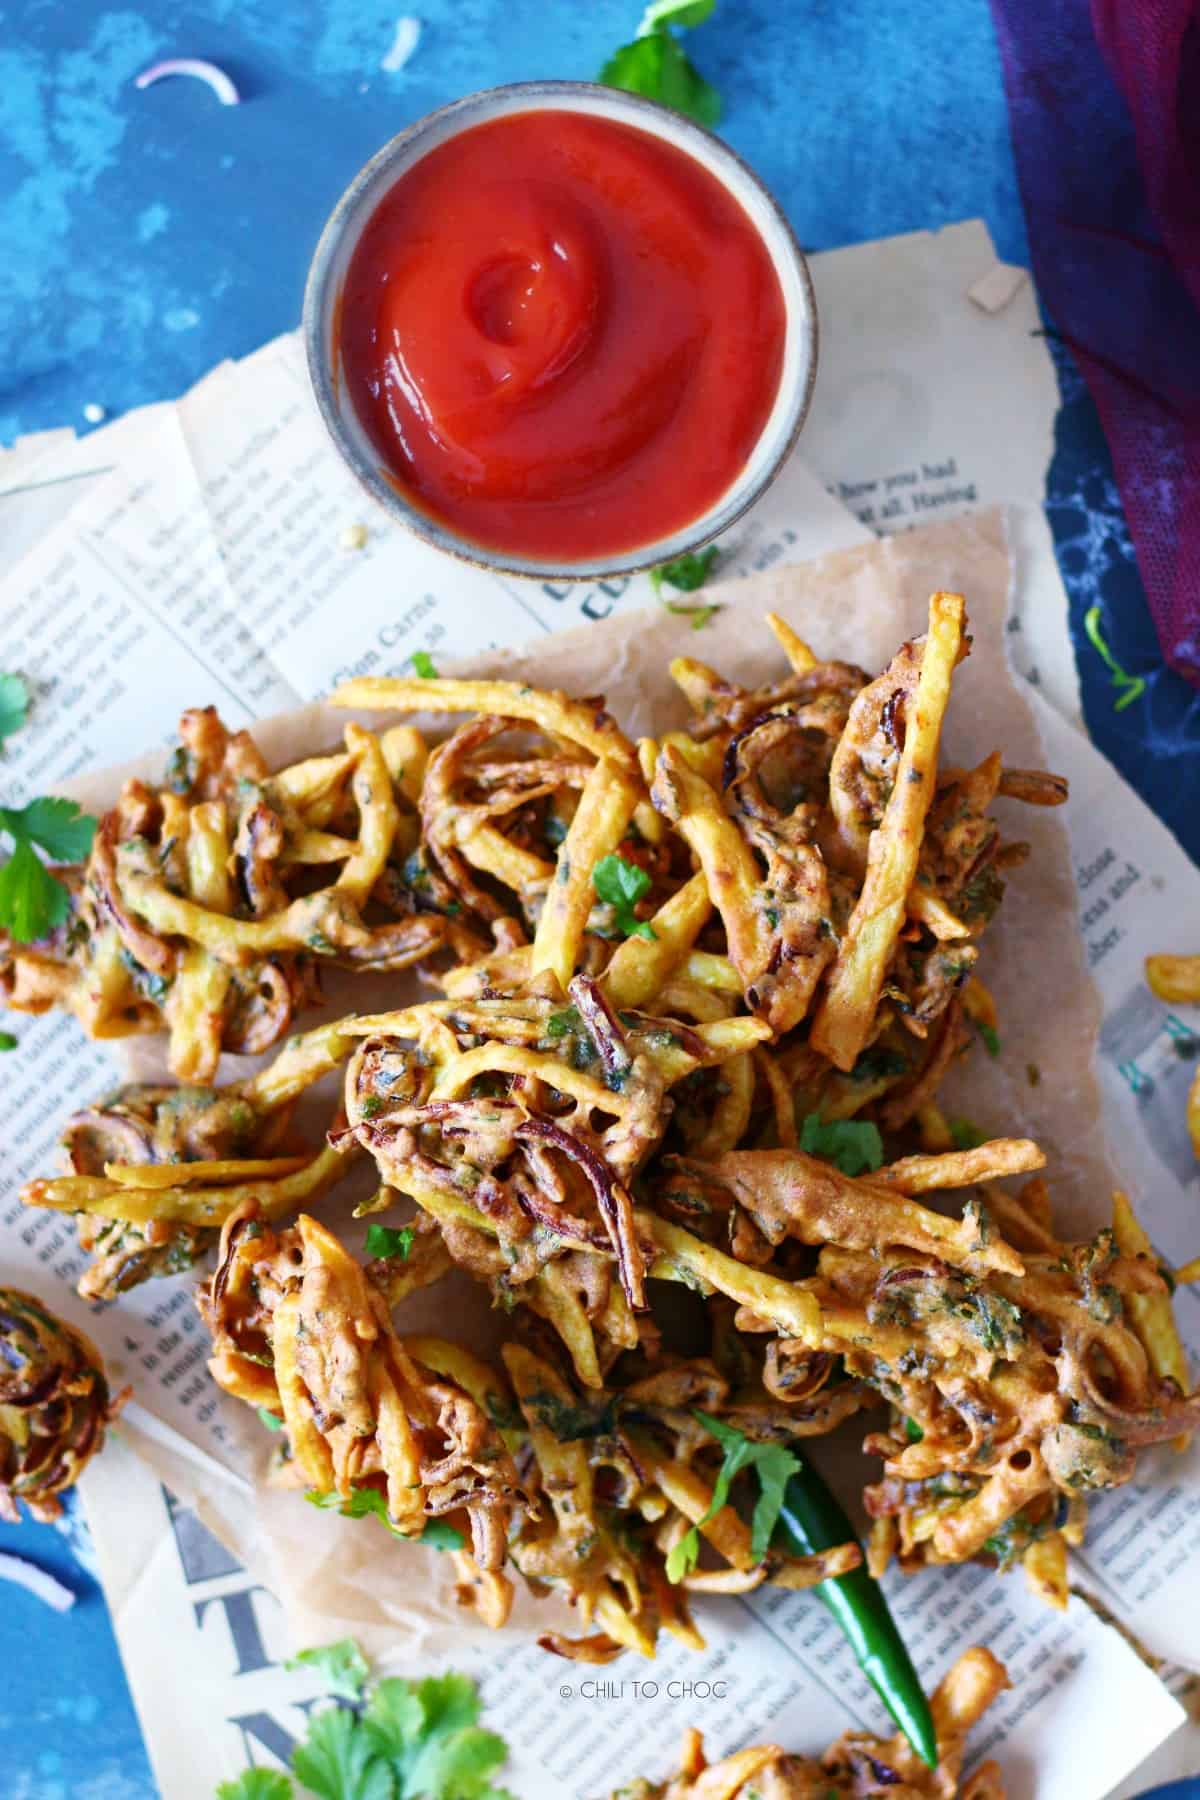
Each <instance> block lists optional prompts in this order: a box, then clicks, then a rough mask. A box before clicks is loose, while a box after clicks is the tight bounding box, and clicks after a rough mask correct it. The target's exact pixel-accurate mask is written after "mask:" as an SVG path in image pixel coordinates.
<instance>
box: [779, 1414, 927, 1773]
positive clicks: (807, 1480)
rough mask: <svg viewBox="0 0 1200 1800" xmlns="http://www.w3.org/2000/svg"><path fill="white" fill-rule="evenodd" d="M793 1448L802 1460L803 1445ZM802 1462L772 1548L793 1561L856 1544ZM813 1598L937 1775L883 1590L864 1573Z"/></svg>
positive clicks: (921, 1703)
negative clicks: (829, 1616)
mask: <svg viewBox="0 0 1200 1800" xmlns="http://www.w3.org/2000/svg"><path fill="white" fill-rule="evenodd" d="M788 1448H789V1449H790V1450H791V1452H792V1454H793V1455H796V1454H798V1451H799V1446H798V1445H797V1444H794V1443H792V1444H789V1446H788ZM800 1460H801V1465H802V1466H801V1473H800V1474H798V1475H793V1476H792V1477H791V1479H790V1480H789V1482H788V1484H787V1487H786V1489H785V1490H784V1497H783V1507H782V1509H781V1511H780V1514H779V1522H778V1524H777V1525H776V1527H775V1536H774V1540H773V1541H774V1545H775V1548H776V1549H777V1550H786V1551H789V1552H790V1553H791V1554H792V1555H793V1556H814V1555H816V1554H818V1553H819V1552H820V1551H822V1550H832V1549H833V1548H834V1547H835V1546H836V1545H838V1544H844V1543H846V1542H847V1541H848V1540H849V1539H851V1538H854V1537H855V1530H854V1527H853V1525H852V1524H851V1523H850V1520H849V1519H848V1518H847V1516H846V1514H845V1512H844V1511H843V1509H842V1507H841V1505H840V1504H839V1503H838V1501H837V1500H835V1498H834V1496H833V1495H832V1494H831V1493H830V1491H829V1489H828V1488H827V1487H826V1485H825V1483H824V1482H823V1481H822V1479H821V1477H820V1476H819V1475H818V1474H817V1472H816V1470H815V1469H813V1468H811V1467H810V1466H809V1464H807V1463H805V1462H804V1461H803V1458H801V1459H800ZM813 1591H814V1593H815V1594H816V1595H817V1597H818V1598H819V1599H820V1600H823V1601H824V1602H825V1605H826V1606H827V1607H828V1608H829V1610H830V1612H831V1613H832V1614H833V1616H834V1618H835V1619H836V1620H837V1622H838V1624H839V1625H840V1626H841V1628H842V1631H843V1632H844V1633H845V1635H846V1640H847V1642H848V1643H849V1645H850V1647H851V1649H852V1650H853V1651H854V1654H855V1656H856V1657H857V1659H858V1662H859V1666H860V1667H861V1669H862V1671H863V1673H864V1675H865V1676H866V1678H867V1680H868V1681H869V1682H870V1683H871V1686H872V1687H873V1688H874V1689H875V1692H876V1693H877V1694H878V1695H879V1698H880V1699H881V1700H882V1701H883V1704H884V1705H885V1706H886V1707H887V1709H888V1711H889V1712H890V1713H891V1715H892V1717H893V1719H895V1721H896V1723H897V1725H898V1726H899V1727H900V1729H901V1731H902V1732H903V1733H904V1735H905V1737H906V1738H907V1739H908V1741H909V1743H910V1744H911V1745H912V1747H913V1749H914V1750H915V1751H916V1753H917V1755H918V1756H919V1757H920V1758H921V1760H922V1762H924V1763H927V1764H928V1765H929V1767H930V1768H931V1769H936V1768H937V1762H938V1746H937V1732H936V1731H935V1729H934V1724H933V1714H932V1713H931V1712H930V1710H929V1702H928V1700H927V1699H926V1698H925V1691H924V1689H923V1688H922V1686H921V1682H920V1679H919V1677H918V1675H917V1671H916V1670H915V1669H914V1667H913V1664H912V1658H911V1657H910V1656H909V1654H908V1651H907V1650H906V1649H905V1646H904V1639H903V1638H902V1637H901V1636H900V1631H899V1628H898V1626H897V1624H896V1621H895V1619H893V1617H892V1614H891V1610H890V1608H889V1606H888V1603H887V1601H886V1599H885V1598H884V1593H883V1589H882V1588H881V1587H880V1585H879V1583H878V1582H877V1581H876V1580H874V1579H873V1577H872V1576H870V1575H869V1574H868V1573H867V1570H866V1568H865V1566H864V1567H862V1568H858V1569H852V1570H851V1571H850V1573H849V1574H848V1575H837V1576H835V1577H833V1579H832V1580H830V1581H823V1582H821V1583H820V1585H819V1586H818V1587H816V1588H815V1589H814V1590H813Z"/></svg>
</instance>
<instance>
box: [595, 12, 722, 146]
mask: <svg viewBox="0 0 1200 1800" xmlns="http://www.w3.org/2000/svg"><path fill="white" fill-rule="evenodd" d="M701 3H702V0H701ZM656 10H657V9H656V8H654V7H651V8H650V9H649V10H648V13H647V17H649V16H650V14H651V13H653V12H655V11H656ZM693 10H694V8H691V7H681V8H679V9H677V11H676V14H675V18H674V23H675V24H677V25H681V26H686V25H688V24H690V23H691V22H692V21H691V20H689V19H688V18H686V17H684V16H683V14H685V13H687V12H691V11H693ZM645 23H646V21H645V20H643V25H645ZM696 23H699V20H697V21H696ZM597 80H598V81H600V82H602V83H603V84H604V86H605V87H615V88H624V89H625V91H626V93H630V94H644V95H645V96H646V98H647V99H649V100H657V101H659V103H660V104H661V105H663V106H671V107H674V109H675V111H676V112H681V113H686V114H687V116H688V118H690V119H696V120H698V122H699V123H700V124H701V125H707V126H709V127H712V126H713V125H715V124H716V122H717V120H718V119H719V118H720V116H721V96H720V95H719V94H718V93H717V90H716V88H715V87H713V86H712V84H711V83H710V82H707V81H705V79H704V77H703V75H701V74H700V72H699V70H698V69H697V68H696V67H695V66H694V64H693V63H692V61H691V59H690V58H689V57H688V56H687V54H686V53H685V51H684V49H683V46H682V44H681V43H680V42H679V39H678V38H677V37H675V36H674V34H673V33H672V32H671V30H670V29H669V27H668V25H667V23H666V21H665V20H664V21H661V22H659V21H655V22H654V23H653V24H652V25H651V26H650V28H649V29H648V30H647V31H646V33H645V35H644V36H641V37H637V38H635V39H634V41H633V42H632V44H622V45H621V47H620V49H619V50H615V51H614V52H613V54H612V55H611V56H610V57H609V59H608V61H607V62H606V63H605V65H604V67H603V68H602V69H601V71H600V73H599V75H598V76H597Z"/></svg>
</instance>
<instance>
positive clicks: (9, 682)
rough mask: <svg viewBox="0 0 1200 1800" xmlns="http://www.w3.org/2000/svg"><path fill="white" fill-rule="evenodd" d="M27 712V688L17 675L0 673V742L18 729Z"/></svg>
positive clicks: (23, 721)
mask: <svg viewBox="0 0 1200 1800" xmlns="http://www.w3.org/2000/svg"><path fill="white" fill-rule="evenodd" d="M28 714H29V689H28V688H27V687H26V685H25V683H24V681H23V680H22V679H21V677H20V676H19V675H0V744H2V743H3V742H4V740H5V738H10V737H11V736H12V734H13V732H14V731H19V730H20V729H21V727H22V725H23V724H24V723H25V720H26V718H27V717H28Z"/></svg>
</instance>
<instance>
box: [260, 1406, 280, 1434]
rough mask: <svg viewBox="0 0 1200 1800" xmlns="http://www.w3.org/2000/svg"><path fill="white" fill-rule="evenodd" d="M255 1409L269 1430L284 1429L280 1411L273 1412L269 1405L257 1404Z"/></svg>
mask: <svg viewBox="0 0 1200 1800" xmlns="http://www.w3.org/2000/svg"><path fill="white" fill-rule="evenodd" d="M254 1410H255V1412H256V1413H257V1414H258V1416H259V1418H260V1420H261V1421H262V1423H263V1424H264V1425H265V1426H266V1428H267V1430H268V1431H282V1430H283V1420H282V1419H281V1418H280V1417H279V1414H278V1413H273V1412H272V1411H271V1409H270V1407H269V1406H256V1407H255V1409H254Z"/></svg>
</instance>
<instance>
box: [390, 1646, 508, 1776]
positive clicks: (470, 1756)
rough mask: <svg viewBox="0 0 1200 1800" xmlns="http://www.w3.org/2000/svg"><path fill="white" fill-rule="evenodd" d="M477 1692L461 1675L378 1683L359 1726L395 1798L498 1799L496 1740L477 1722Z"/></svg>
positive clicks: (500, 1755) (500, 1745)
mask: <svg viewBox="0 0 1200 1800" xmlns="http://www.w3.org/2000/svg"><path fill="white" fill-rule="evenodd" d="M478 1719H479V1696H478V1693H477V1691H476V1688H475V1683H474V1682H473V1681H471V1680H469V1679H468V1677H467V1676H465V1675H455V1674H449V1675H439V1676H431V1677H430V1678H429V1679H427V1680H425V1681H417V1682H414V1681H403V1680H400V1679H398V1678H392V1679H389V1680H386V1681H381V1682H380V1683H379V1685H378V1686H377V1687H376V1689H375V1691H374V1693H373V1694H372V1695H371V1698H370V1701H369V1702H368V1705H367V1710H366V1712H365V1714H364V1716H363V1731H364V1733H365V1735H366V1736H367V1737H368V1739H369V1740H370V1742H371V1743H372V1744H373V1746H374V1748H375V1751H376V1753H377V1755H379V1756H380V1757H381V1758H383V1759H385V1760H386V1762H387V1763H388V1764H389V1765H390V1769H391V1773H392V1775H393V1777H394V1778H395V1781H396V1792H397V1795H398V1796H399V1797H400V1800H409V1797H410V1796H411V1797H412V1800H416V1797H417V1796H421V1797H422V1800H503V1795H502V1790H500V1789H498V1788H495V1787H493V1785H492V1783H491V1779H490V1778H491V1776H492V1774H493V1773H494V1772H495V1771H496V1770H497V1769H498V1768H499V1767H500V1765H501V1764H502V1763H503V1762H504V1761H505V1759H506V1756H507V1750H506V1747H505V1744H504V1740H503V1739H502V1738H499V1737H497V1736H496V1735H495V1733H494V1732H491V1731H485V1730H483V1728H482V1727H481V1726H480V1725H479V1724H478Z"/></svg>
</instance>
